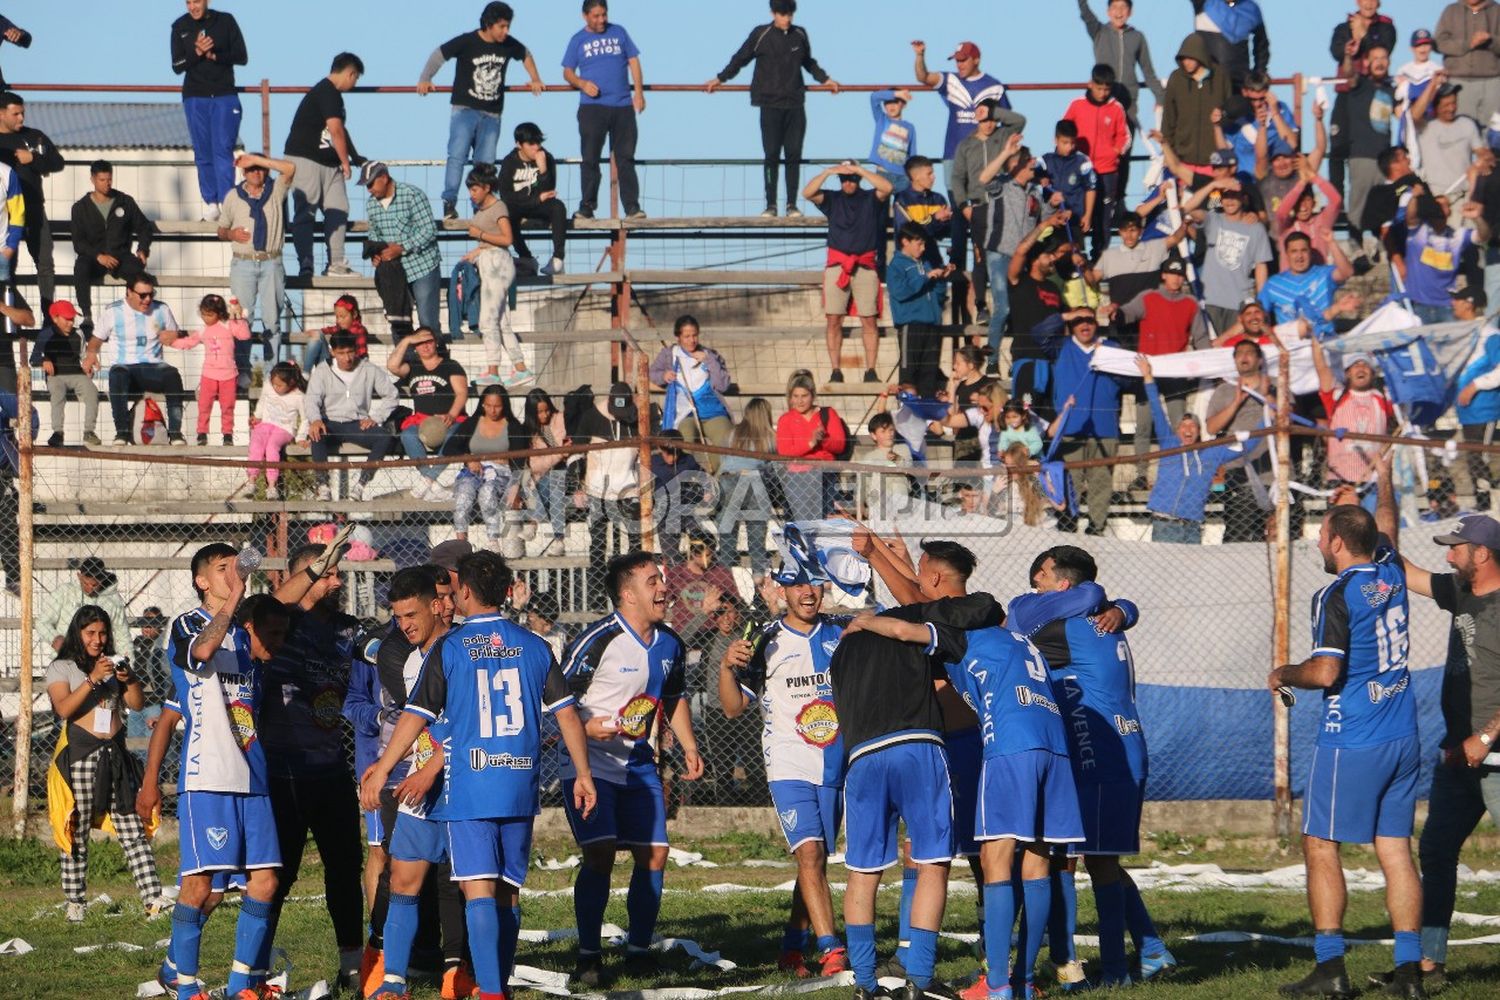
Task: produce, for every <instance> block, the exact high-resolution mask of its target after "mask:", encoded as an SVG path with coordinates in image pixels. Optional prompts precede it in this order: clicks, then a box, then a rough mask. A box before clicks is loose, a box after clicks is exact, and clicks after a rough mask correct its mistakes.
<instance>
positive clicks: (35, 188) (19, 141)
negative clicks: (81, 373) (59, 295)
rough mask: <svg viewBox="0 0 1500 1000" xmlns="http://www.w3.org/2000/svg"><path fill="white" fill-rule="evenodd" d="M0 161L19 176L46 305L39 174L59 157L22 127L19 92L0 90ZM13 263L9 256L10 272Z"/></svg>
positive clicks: (48, 275) (47, 242) (48, 268)
mask: <svg viewBox="0 0 1500 1000" xmlns="http://www.w3.org/2000/svg"><path fill="white" fill-rule="evenodd" d="M28 37H29V36H28ZM0 162H4V163H8V164H10V165H11V166H12V167H14V168H15V170H16V173H18V174H19V175H20V177H21V197H22V199H23V200H24V201H25V203H26V232H25V236H24V239H25V240H26V252H27V253H29V254H31V261H32V264H33V265H34V266H35V267H36V285H37V292H38V294H39V295H40V297H41V306H42V308H43V309H46V308H47V307H48V306H50V305H52V296H53V293H54V291H55V288H54V285H55V277H54V272H53V267H52V227H51V226H50V225H49V224H48V222H47V208H46V205H47V200H46V198H45V197H44V196H43V192H42V178H43V177H45V176H46V175H48V174H55V173H57V172H58V171H59V170H61V169H62V168H63V158H62V154H61V153H59V152H58V151H57V147H56V146H54V145H53V144H52V140H51V139H49V138H47V136H46V135H45V134H44V133H42V132H41V131H39V130H37V129H34V128H27V127H26V102H25V101H23V100H22V99H21V95H19V94H11V93H0ZM15 264H16V262H15V259H14V258H12V260H11V271H12V273H14V271H15Z"/></svg>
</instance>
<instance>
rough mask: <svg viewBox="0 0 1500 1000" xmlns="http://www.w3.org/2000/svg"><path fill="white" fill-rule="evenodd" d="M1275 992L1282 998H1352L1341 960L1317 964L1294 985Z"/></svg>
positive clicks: (1351, 989) (1352, 994)
mask: <svg viewBox="0 0 1500 1000" xmlns="http://www.w3.org/2000/svg"><path fill="white" fill-rule="evenodd" d="M1277 992H1279V993H1280V994H1281V995H1282V996H1284V997H1340V998H1342V997H1353V996H1355V992H1354V985H1353V984H1352V983H1350V982H1349V973H1348V972H1347V971H1345V969H1344V960H1343V958H1335V959H1330V960H1329V961H1327V962H1319V963H1318V964H1317V965H1316V966H1314V967H1313V970H1312V971H1311V972H1309V973H1308V974H1307V975H1306V976H1304V977H1302V978H1301V979H1299V980H1297V981H1296V982H1295V983H1286V984H1285V985H1283V986H1282V987H1281V988H1280V989H1279V990H1278V991H1277Z"/></svg>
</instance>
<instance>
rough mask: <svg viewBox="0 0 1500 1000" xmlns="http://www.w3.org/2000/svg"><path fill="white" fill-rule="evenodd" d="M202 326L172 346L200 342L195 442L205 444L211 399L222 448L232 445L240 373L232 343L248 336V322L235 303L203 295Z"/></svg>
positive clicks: (179, 348) (191, 344)
mask: <svg viewBox="0 0 1500 1000" xmlns="http://www.w3.org/2000/svg"><path fill="white" fill-rule="evenodd" d="M198 315H199V316H200V317H201V318H202V319H203V324H204V326H203V329H201V330H199V331H198V332H197V333H192V334H189V335H188V336H186V337H178V338H177V339H176V340H175V341H173V342H172V345H171V346H172V347H175V348H177V349H178V350H179V351H185V350H187V349H188V348H190V347H197V346H198V345H199V344H202V345H203V372H202V374H201V375H200V376H199V378H198V444H199V445H206V444H208V420H209V415H210V412H211V410H212V407H213V403H214V401H215V400H218V403H219V429H220V430H221V431H222V432H223V434H224V444H225V446H226V447H228V446H231V445H233V444H234V400H235V389H236V387H237V386H238V385H239V378H240V373H239V369H238V368H237V367H236V366H235V362H234V342H235V341H236V340H249V339H250V324H249V323H247V322H245V313H244V311H243V310H242V309H241V308H240V304H239V303H238V302H236V303H234V304H233V305H229V304H227V303H225V301H224V296H222V295H213V294H210V295H205V296H203V299H202V301H200V302H199V303H198Z"/></svg>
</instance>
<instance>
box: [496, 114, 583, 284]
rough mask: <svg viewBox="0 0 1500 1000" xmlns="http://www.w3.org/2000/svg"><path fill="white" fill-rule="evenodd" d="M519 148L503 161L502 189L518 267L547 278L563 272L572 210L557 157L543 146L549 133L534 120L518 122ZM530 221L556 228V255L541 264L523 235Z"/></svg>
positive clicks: (553, 240) (501, 170)
mask: <svg viewBox="0 0 1500 1000" xmlns="http://www.w3.org/2000/svg"><path fill="white" fill-rule="evenodd" d="M515 137H516V148H515V149H513V150H511V151H510V152H509V153H507V154H506V155H505V159H503V160H501V161H500V183H499V193H500V197H501V199H502V200H504V202H505V207H506V209H507V210H508V211H509V212H510V225H511V234H512V236H511V238H512V240H513V244H514V246H515V248H516V255H517V256H518V257H520V260H519V261H517V262H516V268H517V269H518V270H521V271H527V272H530V273H531V274H539V275H541V276H542V277H544V278H550V277H552V276H553V275H557V274H562V273H563V258H564V257H565V256H567V252H568V247H567V242H566V235H567V231H568V210H567V208H566V207H565V206H564V205H563V203H562V199H561V198H559V197H558V196H557V160H556V159H554V158H553V156H552V154H551V153H549V152H547V150H546V149H545V148H544V147H543V146H542V143H544V142H546V141H547V137H546V136H545V135H543V134H542V130H541V129H540V128H538V127H537V126H536V124H535V123H533V122H522V123H521V124H519V125H517V126H516V131H515ZM526 222H543V223H546V225H547V227H548V228H549V229H550V230H551V231H552V259H551V260H549V261H548V262H547V263H546V264H543V265H542V266H541V267H540V268H538V267H537V264H536V258H535V257H533V256H532V255H531V248H530V247H528V246H527V245H526V240H525V238H524V237H523V236H522V235H521V226H522V224H524V223H526Z"/></svg>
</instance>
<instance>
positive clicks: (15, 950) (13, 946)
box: [0, 938, 36, 957]
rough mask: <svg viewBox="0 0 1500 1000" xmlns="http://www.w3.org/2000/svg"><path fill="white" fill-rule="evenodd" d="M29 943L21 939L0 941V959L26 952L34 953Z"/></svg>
mask: <svg viewBox="0 0 1500 1000" xmlns="http://www.w3.org/2000/svg"><path fill="white" fill-rule="evenodd" d="M35 950H36V949H35V948H33V947H32V946H31V945H30V944H29V943H27V942H26V941H24V940H22V939H21V938H6V939H5V940H4V941H0V957H4V956H7V955H24V954H26V953H27V952H28V951H35Z"/></svg>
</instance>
